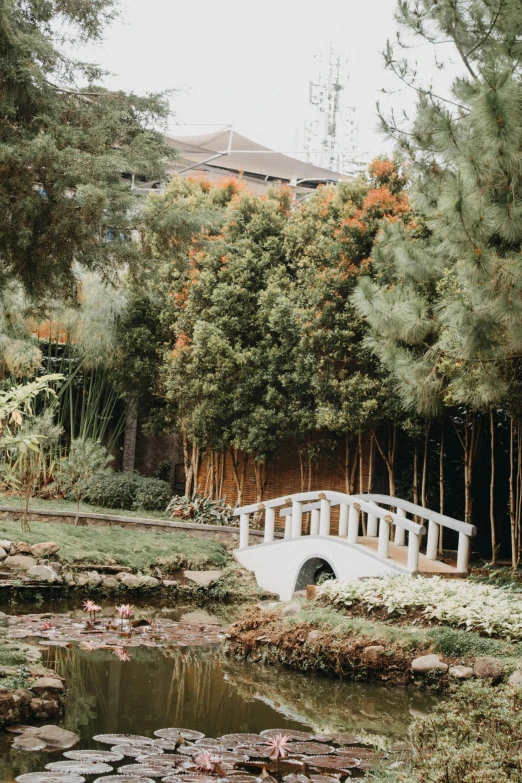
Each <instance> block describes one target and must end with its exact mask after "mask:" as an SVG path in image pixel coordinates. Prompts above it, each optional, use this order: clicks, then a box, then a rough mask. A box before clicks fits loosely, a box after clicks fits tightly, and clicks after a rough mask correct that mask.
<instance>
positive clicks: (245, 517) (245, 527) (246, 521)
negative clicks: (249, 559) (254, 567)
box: [239, 514, 250, 549]
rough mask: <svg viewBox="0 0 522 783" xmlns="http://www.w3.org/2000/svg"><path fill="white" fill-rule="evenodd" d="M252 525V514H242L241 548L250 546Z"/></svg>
mask: <svg viewBox="0 0 522 783" xmlns="http://www.w3.org/2000/svg"><path fill="white" fill-rule="evenodd" d="M249 527H250V514H241V516H240V517H239V548H240V549H246V547H247V546H248V538H249Z"/></svg>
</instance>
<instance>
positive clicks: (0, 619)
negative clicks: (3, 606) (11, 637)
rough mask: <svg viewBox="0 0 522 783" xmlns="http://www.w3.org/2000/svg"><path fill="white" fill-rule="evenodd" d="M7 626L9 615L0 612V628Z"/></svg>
mask: <svg viewBox="0 0 522 783" xmlns="http://www.w3.org/2000/svg"><path fill="white" fill-rule="evenodd" d="M8 625H9V615H7V614H4V612H0V628H7V626H8Z"/></svg>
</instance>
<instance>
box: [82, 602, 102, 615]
mask: <svg viewBox="0 0 522 783" xmlns="http://www.w3.org/2000/svg"><path fill="white" fill-rule="evenodd" d="M83 611H84V612H89V617H90V618H91V619H94V620H95V619H96V612H101V606H98V604H95V603H94V601H89V600H87V601H84V602H83Z"/></svg>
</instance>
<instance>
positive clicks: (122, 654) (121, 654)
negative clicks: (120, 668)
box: [112, 647, 131, 663]
mask: <svg viewBox="0 0 522 783" xmlns="http://www.w3.org/2000/svg"><path fill="white" fill-rule="evenodd" d="M112 654H113V655H116V656H117V657H118V658H119V659H120V661H122V662H123V663H124V662H125V661H130V659H131V658H130V655H129V653H128V652H127V648H126V647H115V648H114V650H113V651H112Z"/></svg>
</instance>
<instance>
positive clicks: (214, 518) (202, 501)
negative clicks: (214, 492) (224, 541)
mask: <svg viewBox="0 0 522 783" xmlns="http://www.w3.org/2000/svg"><path fill="white" fill-rule="evenodd" d="M167 511H168V512H169V513H170V514H172V518H173V519H178V520H183V521H184V522H196V523H197V524H200V525H227V526H229V527H234V526H235V525H236V522H235V519H234V517H233V516H232V508H231V506H229V505H227V504H226V503H225V501H223V500H211V499H210V498H207V497H205V496H204V495H192V496H191V497H188V496H187V495H176V497H173V498H172V500H171V501H170V503H169V505H168V506H167Z"/></svg>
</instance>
